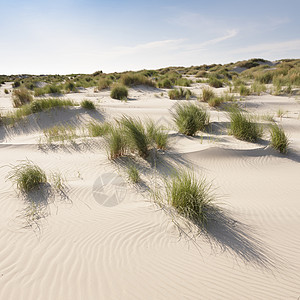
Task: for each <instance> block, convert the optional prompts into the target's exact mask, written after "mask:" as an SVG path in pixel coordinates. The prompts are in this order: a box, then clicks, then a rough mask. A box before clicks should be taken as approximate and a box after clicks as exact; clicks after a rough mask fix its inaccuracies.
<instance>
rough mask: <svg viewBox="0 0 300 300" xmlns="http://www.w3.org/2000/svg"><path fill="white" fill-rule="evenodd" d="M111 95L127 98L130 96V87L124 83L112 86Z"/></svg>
mask: <svg viewBox="0 0 300 300" xmlns="http://www.w3.org/2000/svg"><path fill="white" fill-rule="evenodd" d="M110 97H111V98H113V99H118V100H126V99H127V97H128V89H127V88H126V86H124V85H121V84H116V85H114V86H113V87H112V90H111V93H110Z"/></svg>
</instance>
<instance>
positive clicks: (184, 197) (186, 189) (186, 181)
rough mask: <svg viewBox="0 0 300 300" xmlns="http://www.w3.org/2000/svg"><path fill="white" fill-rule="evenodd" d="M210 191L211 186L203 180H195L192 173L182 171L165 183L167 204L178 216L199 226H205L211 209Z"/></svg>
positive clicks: (212, 198) (211, 198) (211, 197)
mask: <svg viewBox="0 0 300 300" xmlns="http://www.w3.org/2000/svg"><path fill="white" fill-rule="evenodd" d="M210 190H211V185H209V184H207V182H206V180H205V179H197V178H196V176H195V175H194V174H193V173H192V172H189V171H184V170H181V171H179V172H178V173H177V174H175V175H174V176H173V177H172V178H171V180H170V181H167V182H166V192H167V199H168V203H169V204H170V205H171V206H173V207H174V208H175V209H176V211H177V212H178V213H179V214H180V215H182V216H183V217H185V218H187V219H188V220H190V221H192V222H193V223H195V224H197V225H200V226H205V225H206V224H207V219H208V213H209V209H211V208H212V207H213V204H212V202H213V200H214V197H213V196H212V194H211V192H210Z"/></svg>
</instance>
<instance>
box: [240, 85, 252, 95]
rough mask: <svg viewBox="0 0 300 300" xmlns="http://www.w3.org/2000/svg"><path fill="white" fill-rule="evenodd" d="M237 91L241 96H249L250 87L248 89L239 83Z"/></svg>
mask: <svg viewBox="0 0 300 300" xmlns="http://www.w3.org/2000/svg"><path fill="white" fill-rule="evenodd" d="M239 93H240V95H241V96H249V95H250V94H251V91H250V89H248V88H247V87H246V86H245V85H243V84H242V85H240V87H239Z"/></svg>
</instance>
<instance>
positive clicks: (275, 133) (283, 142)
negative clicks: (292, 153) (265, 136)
mask: <svg viewBox="0 0 300 300" xmlns="http://www.w3.org/2000/svg"><path fill="white" fill-rule="evenodd" d="M270 134H271V146H272V147H273V148H274V149H276V150H278V151H279V152H280V153H283V154H286V153H287V151H288V146H289V139H288V137H287V135H286V134H285V132H284V130H283V129H282V128H280V127H279V126H278V125H277V124H274V125H271V128H270Z"/></svg>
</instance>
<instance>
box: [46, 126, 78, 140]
mask: <svg viewBox="0 0 300 300" xmlns="http://www.w3.org/2000/svg"><path fill="white" fill-rule="evenodd" d="M43 133H44V136H45V139H46V142H47V143H48V144H51V143H53V142H62V143H64V142H65V141H69V142H72V141H73V140H74V139H75V138H76V137H77V135H76V129H75V128H74V127H73V126H71V125H67V126H65V125H56V126H53V127H51V128H48V129H44V130H43Z"/></svg>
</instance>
